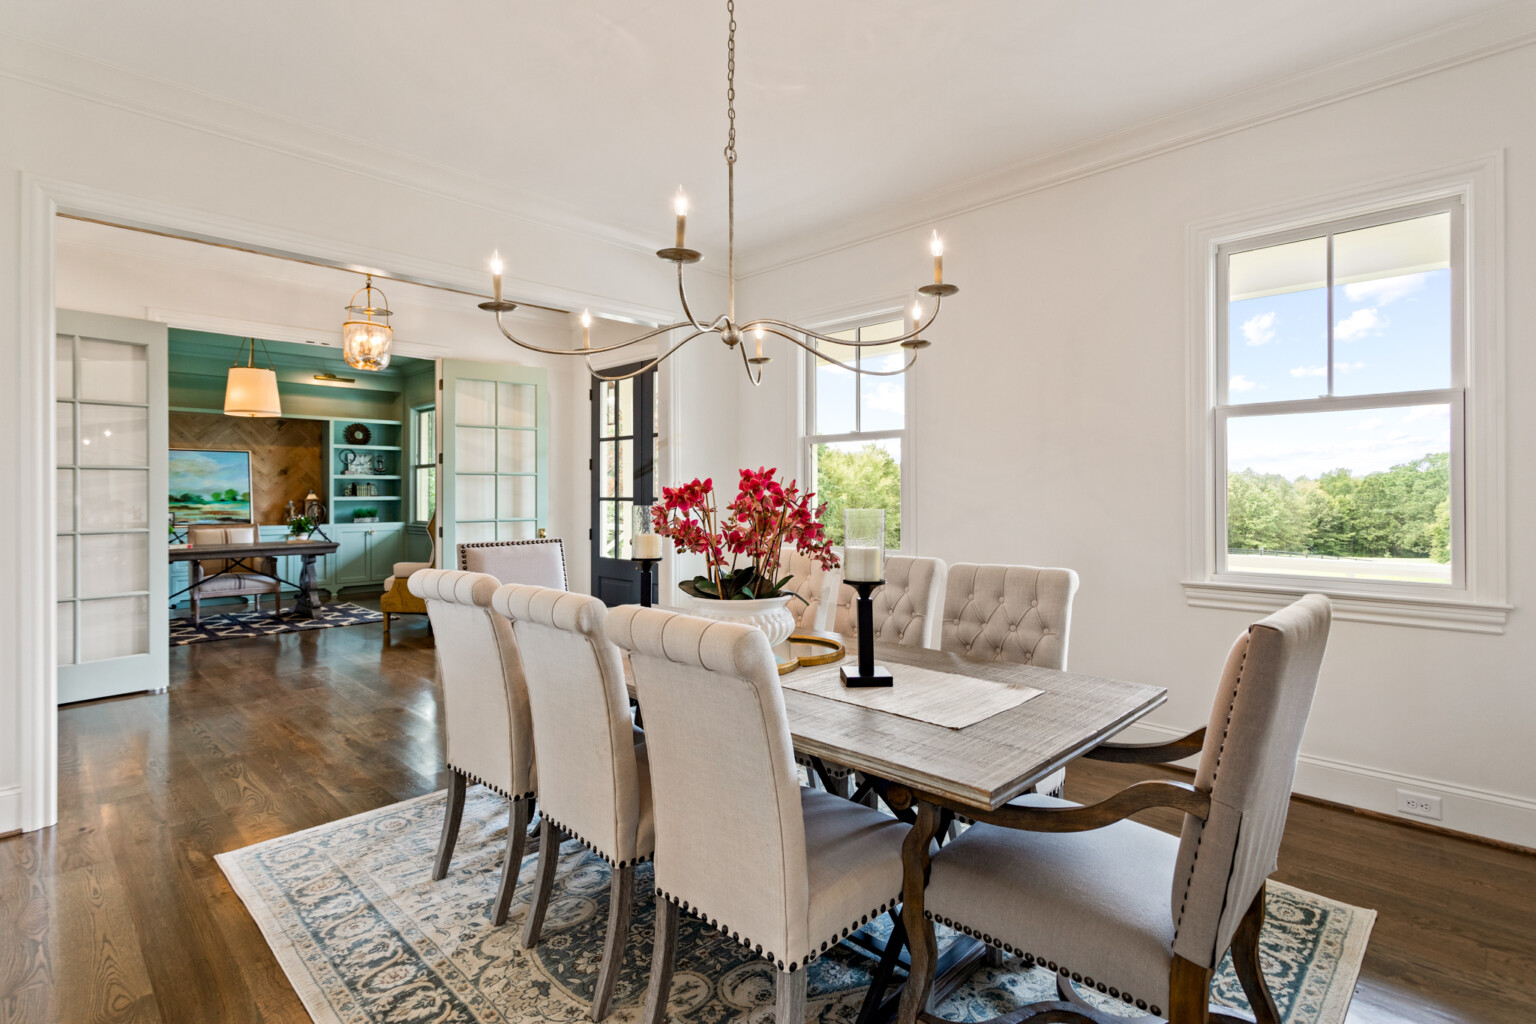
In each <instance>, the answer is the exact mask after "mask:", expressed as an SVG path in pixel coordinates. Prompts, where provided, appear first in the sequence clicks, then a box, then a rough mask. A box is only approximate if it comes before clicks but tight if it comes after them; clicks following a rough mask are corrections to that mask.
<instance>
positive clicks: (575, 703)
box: [491, 583, 651, 867]
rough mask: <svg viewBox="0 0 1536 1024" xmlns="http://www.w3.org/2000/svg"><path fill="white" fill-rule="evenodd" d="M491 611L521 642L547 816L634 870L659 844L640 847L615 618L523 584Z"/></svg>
mask: <svg viewBox="0 0 1536 1024" xmlns="http://www.w3.org/2000/svg"><path fill="white" fill-rule="evenodd" d="M491 607H492V608H493V609H494V610H495V611H496V612H497V613H499V614H500V615H502V616H505V617H506V618H507V619H509V620H510V621H511V623H512V632H513V635H514V636H516V638H517V650H518V656H519V657H520V659H521V661H522V665H523V672H524V675H525V679H526V682H527V687H528V704H529V708H530V710H531V711H532V713H533V737H534V743H535V744H536V746H537V749H538V751H539V767H540V769H541V771H540V772H539V777H540V779H541V780H542V781H541V784H540V787H539V805H540V807H541V809H542V811H543V813H544V814H545V815H546V816H548V817H549V818H550V819H551V820H552V821H554V823H555V824H556V825H557V826H558V827H559V828H560V829H562V830H563V831H565V832H568V833H570V834H571V835H573V836H577V837H579V838H580V839H581V841H582V842H583V844H585V845H587V846H589V847H591V848H592V849H595V850H597V851H598V852H599V853H601V854H603V855H604V856H605V857H607V858H608V859H609V860H610V861H611V862H612V863H614V864H615V865H616V866H619V867H625V866H628V865H630V864H633V863H634V862H635V861H636V860H637V859H638V858H640V857H642V856H645V855H648V854H649V853H650V852H651V851H650V836H649V835H648V834H647V835H646V836H645V837H643V838H644V841H643V844H642V845H643V847H644V848H643V849H640V848H638V847H637V835H638V833H639V830H640V817H641V814H640V811H641V800H640V783H639V781H638V775H637V767H636V758H635V731H634V726H633V723H632V722H631V721H630V718H629V694H628V693H627V692H626V691H625V688H624V663H623V660H622V658H621V656H620V654H619V649H618V648H617V647H615V646H614V645H613V644H612V643H610V642H609V641H608V638H607V636H606V635H605V633H604V622H605V619H606V615H607V609H606V608H605V607H604V605H603V602H601V601H599V600H598V599H597V598H595V597H588V596H586V595H585V594H571V593H567V592H565V591H563V590H551V589H549V588H547V587H531V586H524V585H522V584H517V583H509V584H506V585H505V586H502V587H501V588H499V589H498V590H496V592H495V593H494V594H492V595H491ZM647 824H648V823H647ZM645 831H646V832H647V833H648V832H649V828H647V829H646V830H645Z"/></svg>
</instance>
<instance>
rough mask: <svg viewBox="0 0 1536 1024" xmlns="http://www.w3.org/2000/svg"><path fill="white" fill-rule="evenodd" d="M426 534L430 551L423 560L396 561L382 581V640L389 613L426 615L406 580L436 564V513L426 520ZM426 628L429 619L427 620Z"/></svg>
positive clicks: (387, 639)
mask: <svg viewBox="0 0 1536 1024" xmlns="http://www.w3.org/2000/svg"><path fill="white" fill-rule="evenodd" d="M427 536H428V537H430V538H431V542H432V553H431V554H430V555H428V556H427V560H426V561H425V562H396V563H395V565H394V568H393V569H391V570H390V577H389V579H387V580H385V581H384V593H383V594H382V595H380V597H379V611H381V612H383V613H384V640H385V642H386V643H387V642H388V641H389V617H390V616H391V615H426V614H427V603H426V602H425V601H423V600H422V599H421V598H419V597H417V596H416V595H415V594H413V593H411V588H410V587H409V586H407V585H406V580H408V579H410V578H411V574H412V573H415V572H419V571H420V570H422V569H432V568H436V566H437V513H436V512H434V513H432V518H431V519H429V520H427ZM428 628H429V629H430V628H431V621H430V620H428Z"/></svg>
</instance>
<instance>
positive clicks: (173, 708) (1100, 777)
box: [0, 616, 1536, 1024]
mask: <svg viewBox="0 0 1536 1024" xmlns="http://www.w3.org/2000/svg"><path fill="white" fill-rule="evenodd" d="M171 666H172V668H171V673H172V674H171V688H170V691H169V692H168V693H166V694H161V695H157V696H135V697H123V698H117V699H114V700H107V701H100V702H96V703H92V704H84V705H76V706H71V707H67V708H64V709H62V710H61V711H60V714H59V722H60V730H59V739H60V773H59V824H58V826H57V827H55V828H51V829H46V830H43V831H42V832H38V833H32V834H29V835H24V836H19V837H15V838H11V839H6V840H3V841H0V1022H12V1021H26V1022H29V1024H36V1022H46V1021H67V1022H69V1024H75V1022H96V1021H144V1022H150V1021H165V1022H173V1024H181V1022H189V1024H190V1022H199V1024H200V1022H213V1021H218V1022H231V1024H234V1022H244V1021H283V1022H288V1021H293V1022H304V1021H308V1019H309V1018H308V1016H307V1015H306V1014H305V1012H304V1009H303V1007H302V1006H301V1005H300V1003H299V1001H298V998H297V997H296V996H295V995H294V993H293V990H292V988H290V987H289V985H288V982H287V980H286V979H285V978H284V976H283V973H282V971H281V969H280V968H279V967H278V965H277V962H276V960H275V959H274V958H273V956H272V954H271V953H270V952H269V951H268V949H267V946H266V943H265V942H264V941H263V940H262V937H261V934H260V932H259V931H258V930H257V928H256V925H255V923H254V922H253V921H252V920H251V918H250V916H249V915H248V914H247V913H246V911H245V907H244V905H243V904H242V903H241V902H240V900H239V898H238V897H236V896H235V895H234V893H233V892H232V891H231V890H230V888H229V885H228V883H227V882H226V881H225V879H224V875H223V873H222V872H221V871H220V870H219V868H218V865H217V864H216V863H215V862H214V860H213V857H214V855H215V854H217V853H220V852H223V851H225V850H231V849H235V848H238V847H241V846H246V845H248V844H251V843H255V842H259V841H261V840H263V839H269V838H272V837H273V836H279V835H284V834H286V833H289V832H293V831H296V830H298V829H303V828H308V827H310V826H312V825H318V824H321V823H322V822H326V821H332V820H335V819H337V818H341V817H344V816H346V815H350V814H356V813H359V812H362V811H366V810H370V809H372V808H375V807H379V806H382V805H384V804H388V803H392V802H395V801H397V800H403V799H405V798H407V797H411V796H416V795H418V794H421V793H426V792H429V791H431V790H433V789H437V788H440V787H441V786H442V785H445V784H446V776H445V774H444V773H443V771H442V743H441V739H440V736H439V727H438V706H437V700H436V696H435V686H434V684H433V682H432V679H433V655H432V647H431V640H430V638H429V637H428V636H427V633H426V628H425V623H424V621H423V620H422V619H420V618H419V617H415V616H404V617H402V618H400V619H398V620H397V621H396V625H395V627H394V642H393V644H392V645H391V646H390V647H389V648H388V649H387V650H385V649H384V648H383V646H382V639H381V629H380V627H379V626H377V625H364V626H350V627H346V628H340V629H327V630H318V631H315V632H311V633H302V634H287V635H284V636H279V637H266V638H259V639H252V640H232V641H221V642H216V643H205V644H196V645H193V646H191V647H184V648H176V649H174V650H173V651H172V654H171ZM1146 774H1147V773H1146V771H1145V770H1142V769H1137V768H1134V767H1128V766H1120V765H1099V764H1085V765H1083V766H1082V767H1077V768H1074V769H1073V770H1072V771H1071V772H1070V774H1069V779H1068V794H1069V795H1070V796H1072V797H1073V798H1074V799H1079V800H1092V799H1095V798H1097V797H1098V796H1100V795H1103V794H1106V793H1108V792H1111V791H1112V790H1114V789H1117V788H1119V787H1120V786H1121V785H1124V784H1125V783H1126V782H1129V781H1131V780H1132V779H1133V778H1137V777H1146ZM1162 823H1163V824H1170V823H1169V822H1168V821H1166V820H1165V821H1164V822H1162ZM424 870H425V868H424ZM1276 877H1278V878H1279V879H1281V880H1282V881H1285V882H1288V883H1291V884H1293V885H1298V886H1301V887H1302V888H1305V889H1310V890H1312V891H1314V892H1318V893H1322V894H1324V895H1328V896H1332V897H1334V898H1336V899H1341V900H1345V901H1348V902H1351V903H1356V904H1359V905H1361V906H1367V907H1373V908H1375V909H1376V910H1378V911H1379V912H1380V917H1379V919H1378V921H1377V923H1376V929H1375V932H1374V934H1373V936H1372V939H1371V945H1370V951H1369V953H1368V954H1367V956H1366V960H1365V968H1364V971H1363V974H1362V977H1361V982H1360V988H1359V992H1358V993H1357V995H1356V997H1355V1002H1354V1006H1353V1008H1352V1010H1351V1013H1350V1017H1349V1020H1350V1022H1351V1024H1379V1022H1385V1021H1409V1022H1452V1021H1454V1022H1468V1024H1471V1022H1477V1024H1498V1022H1506V1021H1507V1022H1517V1021H1519V1022H1529V1021H1533V1020H1536V991H1533V986H1532V980H1533V979H1536V857H1533V856H1529V855H1524V854H1520V853H1516V852H1513V851H1509V850H1501V849H1495V848H1492V847H1488V846H1483V845H1480V844H1477V843H1473V842H1469V841H1464V840H1458V839H1451V838H1447V837H1444V836H1437V835H1433V834H1430V833H1425V832H1420V831H1416V830H1412V829H1408V828H1404V827H1401V826H1398V825H1394V824H1392V823H1389V822H1383V821H1377V820H1374V819H1371V818H1367V817H1362V816H1359V815H1355V814H1351V813H1349V812H1347V811H1343V810H1339V809H1335V808H1326V807H1320V806H1317V805H1314V804H1309V803H1305V802H1300V801H1298V802H1296V803H1294V804H1293V807H1292V810H1291V816H1290V824H1289V826H1288V828H1287V830H1286V837H1285V844H1284V847H1283V849H1282V851H1281V857H1280V870H1279V872H1278V874H1277V876H1276Z"/></svg>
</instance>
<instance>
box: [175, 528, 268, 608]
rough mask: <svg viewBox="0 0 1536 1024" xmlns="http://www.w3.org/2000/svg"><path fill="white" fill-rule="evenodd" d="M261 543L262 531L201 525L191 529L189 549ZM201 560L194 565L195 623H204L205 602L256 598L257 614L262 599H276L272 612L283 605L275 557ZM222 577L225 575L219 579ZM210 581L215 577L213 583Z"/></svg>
mask: <svg viewBox="0 0 1536 1024" xmlns="http://www.w3.org/2000/svg"><path fill="white" fill-rule="evenodd" d="M260 539H261V532H260V530H259V529H258V528H257V527H256V526H255V525H254V524H252V525H250V526H219V525H216V524H212V523H199V524H194V525H191V526H188V527H187V546H188V547H191V548H195V547H197V546H198V545H204V546H207V545H212V544H255V543H256V542H257V541H259V540H260ZM239 562H240V563H243V564H237V562H236V560H234V559H228V558H201V559H198V560H197V561H195V562H192V563H190V564H191V568H190V570H189V571H190V573H191V577H192V578H191V579H190V580H189V581H188V582H189V583H191V584H192V589H191V590H189V591H188V594H189V596H190V598H191V601H192V622H193V624H194V625H196V624H197V623H199V622H201V621H202V612H203V609H202V601H203V600H204V599H205V598H210V597H246V596H253V597H254V599H255V604H256V610H257V611H260V610H261V595H262V594H271V595H272V610H273V611H274V612H275V611H277V609H278V605H279V604H280V603H281V602H282V590H283V584H282V581H280V580H279V579H278V578H277V559H276V558H272V557H263V558H245V559H240V560H239ZM217 573H222V574H223V575H216V574H217ZM208 577H213V578H212V579H209V578H208Z"/></svg>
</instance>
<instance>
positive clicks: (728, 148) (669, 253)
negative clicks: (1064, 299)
mask: <svg viewBox="0 0 1536 1024" xmlns="http://www.w3.org/2000/svg"><path fill="white" fill-rule="evenodd" d="M725 10H726V15H727V19H728V22H729V29H728V31H727V34H726V43H725V111H726V121H727V124H728V131H727V132H726V139H725V151H724V153H725V190H726V191H725V195H726V280H727V286H728V291H727V302H726V310H727V311H726V313H725V314H723V315H721V316H719V317H716V318H715V319H714V320H712V321H710V322H708V323H705V322H703V321H701V320H699V319H698V318H697V317H695V316H694V315H693V310H692V309H691V308H689V305H688V292H687V289H686V287H685V286H684V282H683V267H684V266H685V265H687V264H689V263H697V262H699V260H701V259H703V258H704V257H703V255H702V254H701V253H699V252H698V251H697V250H696V249H688V248H685V247H684V245H683V242H684V230H685V226H686V222H687V212H688V202H687V197H686V196H685V195H684V194H683V191H682V189H681V188H679V189H678V196H677V237H676V243H677V244H676V245H675V246H673V247H672V248H668V249H661V250H658V251H657V253H656V255H657V256H658V257H660V258H661V259H664V260H667V261H669V262H671V263H675V264H677V296H678V302H679V304H680V305H681V306H682V310H683V316H684V317H686V319H684V320H680V321H678V322H677V323H671V324H665V325H663V326H661V327H656V328H653V329H652V330H649V331H645V332H643V333H642V334H639V335H637V336H636V337H633V338H630V339H628V340H626V341H621V342H616V343H615V344H612V345H603V346H600V347H598V348H592V347H591V344H590V340H591V339H590V334H589V333H588V332H587V331H586V330H584V331H583V343H582V347H581V348H579V349H564V348H559V349H557V348H546V347H544V346H541V345H534V344H532V343H530V342H526V341H523V340H522V339H520V338H518V337H516V336H515V335H513V334H512V332H511V331H509V330H508V329H507V325H506V323H505V322H504V321H503V315H504V314H506V313H510V312H511V311H512V310H514V309H516V308H517V303H515V302H511V301H509V300H506V299H503V298H502V297H501V269H502V268H501V259H500V257H499V256H496V257H493V258H492V261H491V272H492V282H493V285H494V287H493V294H494V296H495V297H494V298H493V299H492V300H491V301H489V302H482V303H480V308H481V309H484V310H487V311H488V312H492V313H494V314H495V315H496V326H497V328H498V329H500V331H501V333H502V335H503V336H504V337H505V338H506V339H507V340H508V341H510V342H512V343H513V344H514V345H518V346H520V347H522V348H525V349H528V350H529V351H531V352H542V353H544V354H545V355H556V356H581V357H582V358H584V359H585V360H586V361H587V370H588V371H589V372H590V373H591V374H592V375H593V376H595V377H597V378H598V379H599V380H605V381H617V380H627V379H629V378H631V377H636V376H639V375H640V374H642V373H647V372H649V371H650V370H652V369H655V367H656V366H657V365H659V364H660V363H661V362H662V361H663V360H665V359H667V358H668V357H670V356H671V355H672V354H673V353H674V352H678V351H680V350H681V349H682V348H683V346H685V345H687V344H688V343H689V342H690V341H692V340H693V339H695V338H700V337H703V336H704V335H706V334H718V335H719V336H720V340H721V341H723V342H725V344H726V346H727V347H728V348H737V347H738V346H739V347H740V352H741V358H742V366H743V367H744V368H745V370H746V372H747V378H748V379H749V380H750V381H751V382H752V384H753V385H754V386H756V385H759V384H761V383H762V382H763V366H764V364H766V363H768V362H769V361H770V360H769V357H767V356H764V355H763V341H762V339H763V335H765V334H772V335H774V336H775V337H779V338H783V339H784V340H786V341H788V342H790V343H791V344H793V345H797V346H799V347H800V348H802V349H804V350H805V351H807V352H811V353H814V354H815V355H816V356H817V357H818V358H820V359H822V360H824V361H826V362H828V363H831V364H833V365H835V366H840V367H842V368H843V369H845V370H848V371H850V372H852V373H855V374H858V375H860V376H872V377H893V376H896V375H898V374H902V373H906V372H907V370H909V369H911V368H912V365H913V364H914V363H916V362H917V354H918V352H919V351H920V350H922V349H924V348H927V347H928V345H929V342H928V341H926V340H924V339H923V338H922V336H921V335H922V332H923V331H925V330H927V329H928V327H929V326H930V325H931V324H932V323H933V322H934V320H936V319H938V315H939V307H940V306H941V305H942V304H943V301H944V298H945V297H946V296H949V295H953V294H955V293H956V292H958V291H959V290H960V289H959V288H957V287H956V286H955V285H952V284H945V283H944V247H943V244H942V243H941V242H940V241H939V236H938V232H936V231H935V232H934V235H933V242H932V251H933V283H932V284H925V285H923V286H922V287H921V288H919V289H918V293H919V294H921V295H926V296H929V297H930V298H932V299H933V312H932V313H930V314H929V315H928V318H927V319H926V320H924V319H923V311H922V306H921V305H920V304H919V305H914V306H913V308H912V323H913V328H912V330H911V331H909V332H907V333H906V334H903V335H901V336H900V337H897V338H882V339H880V340H879V341H859V340H850V339H846V338H833V337H830V336H828V335H825V334H819V333H817V332H816V331H812V330H808V329H807V328H804V327H800V326H798V325H796V324H793V323H790V322H788V321H785V320H775V319H771V318H768V317H762V318H759V319H756V320H751V321H748V322H747V323H744V324H738V323H737V322H736V0H726V4H725ZM586 323H587V320H586V317H585V316H584V317H583V324H584V325H585V324H586ZM684 328H691V333H689V334H688V335H687V336H686V337H684V338H683V339H682V340H681V341H680V342H678V343H677V344H676V345H673V346H672V347H670V348H668V349H667V350H666V351H665V352H663V353H662V354H661V355H659V356H657V357H656V358H654V359H652V360H650V361H649V362H647V363H645V364H643V365H642V366H641V367H640V368H639V369H637V370H633V371H631V372H629V373H621V374H614V375H612V376H609V375H607V374H604V373H602V372H600V371H598V370H596V369H594V368H593V366H592V356H594V355H599V354H601V353H603V352H614V351H617V350H619V349H624V348H628V347H629V346H631V345H637V344H639V343H641V342H643V341H648V340H650V339H651V338H655V337H657V336H659V335H662V334H666V333H668V332H670V331H675V330H681V329H684ZM748 331H750V332H751V334H752V336H753V338H754V341H755V343H756V349H755V351H756V355H755V356H752V357H749V356H748V355H747V351H746V345H745V343H744V340H745V335H744V332H748ZM807 339H815V341H817V342H821V343H823V344H822V345H821V346H817V345H815V344H812V343H810V342H808V341H807ZM893 343H896V344H900V345H901V347H902V348H903V349H904V350H905V351H906V359H905V362H904V363H903V365H902V366H901V367H899V368H898V369H894V370H871V369H866V368H864V367H863V366H861V365H859V363H860V361H859V360H855V361H854V362H853V363H845V362H843V361H841V360H839V359H834V358H832V356H831V355H829V354H828V352H827V349H826V347H825V346H826V345H842V346H844V347H846V348H852V349H855V350H857V349H859V348H862V347H864V346H866V345H890V344H893ZM386 358H387V357H386ZM349 361H350V360H349Z"/></svg>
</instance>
